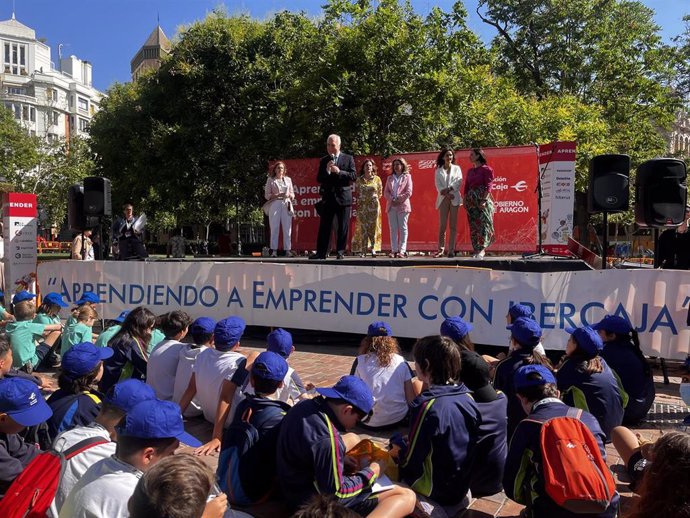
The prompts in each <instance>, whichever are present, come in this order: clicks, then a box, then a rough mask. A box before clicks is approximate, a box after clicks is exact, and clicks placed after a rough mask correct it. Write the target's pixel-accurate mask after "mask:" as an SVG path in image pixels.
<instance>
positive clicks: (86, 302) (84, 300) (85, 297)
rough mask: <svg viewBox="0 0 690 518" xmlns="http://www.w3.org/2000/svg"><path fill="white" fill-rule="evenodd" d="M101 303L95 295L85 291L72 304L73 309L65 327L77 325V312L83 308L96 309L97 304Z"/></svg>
mask: <svg viewBox="0 0 690 518" xmlns="http://www.w3.org/2000/svg"><path fill="white" fill-rule="evenodd" d="M102 303H103V301H102V300H101V299H100V298H99V297H98V295H96V294H95V293H94V292H93V291H85V292H84V293H83V294H82V296H81V298H80V299H79V300H78V301H76V302H75V303H74V305H75V307H74V308H72V311H71V314H70V316H69V317H68V318H67V322H65V327H69V326H72V325H74V324H76V323H77V314H78V313H79V310H80V309H81V308H82V307H84V306H92V307H93V309H96V310H97V309H98V307H97V306H98V304H102Z"/></svg>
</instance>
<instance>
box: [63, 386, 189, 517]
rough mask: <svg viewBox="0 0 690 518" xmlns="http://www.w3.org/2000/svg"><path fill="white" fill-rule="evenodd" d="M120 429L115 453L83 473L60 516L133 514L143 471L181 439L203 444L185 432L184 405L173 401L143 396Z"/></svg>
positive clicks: (124, 515)
mask: <svg viewBox="0 0 690 518" xmlns="http://www.w3.org/2000/svg"><path fill="white" fill-rule="evenodd" d="M116 430H117V448H116V452H115V455H113V456H112V457H108V458H107V459H103V460H100V461H98V462H97V463H96V464H94V465H93V466H91V467H90V468H89V469H88V470H87V471H86V473H84V476H83V477H82V478H81V479H80V480H79V481H78V482H77V484H76V485H75V486H74V488H73V489H72V491H71V492H70V493H69V496H68V497H67V500H65V503H64V504H63V506H62V509H61V510H60V517H61V518H92V517H95V516H102V517H104V518H105V517H108V518H127V517H129V511H128V509H127V502H128V501H129V499H130V497H131V496H132V493H133V492H134V488H135V487H136V485H137V483H138V482H139V479H140V478H141V477H142V476H143V474H144V472H146V471H148V470H149V469H150V468H151V467H153V466H154V465H155V464H156V463H157V462H158V461H160V460H161V459H164V458H165V457H168V456H170V455H172V454H173V453H174V452H175V450H176V449H177V448H178V447H179V445H180V442H183V443H185V444H187V445H189V446H198V445H199V444H200V443H199V441H197V440H196V439H195V438H194V437H192V436H191V435H189V434H188V433H187V432H185V430H184V423H183V421H182V414H181V412H180V407H179V406H178V405H177V404H176V403H173V402H172V401H160V400H158V399H149V400H145V401H141V402H140V403H138V404H137V405H135V406H134V407H133V408H131V409H130V411H129V412H127V415H126V417H125V418H124V420H123V421H122V423H121V424H120V425H119V426H118V427H117V428H116Z"/></svg>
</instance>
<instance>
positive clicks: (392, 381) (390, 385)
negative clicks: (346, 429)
mask: <svg viewBox="0 0 690 518" xmlns="http://www.w3.org/2000/svg"><path fill="white" fill-rule="evenodd" d="M355 376H358V377H359V378H361V379H362V380H364V382H365V383H366V384H367V385H368V386H369V388H370V389H371V393H372V395H373V396H374V410H373V414H372V416H371V419H369V420H368V421H367V422H366V423H365V424H366V425H368V426H386V425H389V424H394V423H397V422H399V421H401V420H402V419H403V418H404V417H405V416H406V415H407V412H408V410H409V406H408V404H407V399H406V398H405V382H406V381H408V380H411V379H412V373H411V372H410V367H409V366H408V365H407V362H406V361H405V358H403V357H402V356H400V355H399V354H394V355H393V358H392V359H391V364H390V365H389V366H388V367H381V365H379V361H378V358H376V354H374V353H369V354H362V355H360V356H357V369H356V370H355Z"/></svg>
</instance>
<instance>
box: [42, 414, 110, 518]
mask: <svg viewBox="0 0 690 518" xmlns="http://www.w3.org/2000/svg"><path fill="white" fill-rule="evenodd" d="M91 437H98V438H100V439H103V440H106V441H108V442H107V443H105V444H98V445H96V446H91V447H90V448H89V449H88V450H86V451H83V452H82V453H80V454H79V455H75V456H74V457H72V458H71V459H69V460H68V461H66V462H65V471H64V472H63V474H62V478H61V479H60V485H59V486H58V489H57V492H56V493H55V500H53V504H52V505H51V508H50V509H51V511H52V513H53V516H57V515H58V513H59V512H60V509H61V508H62V505H63V503H64V502H65V500H67V495H69V493H70V491H71V490H72V488H73V487H74V486H75V485H76V483H77V482H78V481H79V479H80V478H82V476H83V475H84V473H86V471H87V470H88V469H89V468H90V467H91V466H93V465H94V464H96V463H97V462H98V461H100V460H102V459H107V458H108V457H110V456H111V455H113V454H114V453H115V447H116V445H115V443H114V442H112V441H111V439H110V433H109V432H108V430H106V429H105V428H103V426H101V425H100V424H98V423H91V424H90V425H88V426H78V427H77V428H72V429H71V430H67V431H66V432H62V433H61V434H60V435H58V436H57V437H56V438H55V441H53V448H55V450H56V451H59V452H64V451H65V450H67V449H69V448H71V447H72V446H74V445H75V444H78V443H80V442H81V441H83V440H85V439H90V438H91Z"/></svg>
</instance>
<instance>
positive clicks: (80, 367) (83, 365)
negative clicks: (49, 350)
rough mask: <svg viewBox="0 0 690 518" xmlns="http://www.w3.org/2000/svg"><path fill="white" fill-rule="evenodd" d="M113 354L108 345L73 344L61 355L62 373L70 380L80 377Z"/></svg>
mask: <svg viewBox="0 0 690 518" xmlns="http://www.w3.org/2000/svg"><path fill="white" fill-rule="evenodd" d="M113 354H115V351H113V350H112V349H111V348H110V347H96V346H95V345H93V344H92V343H91V342H82V343H80V344H76V345H73V346H72V347H70V348H69V350H68V351H67V352H66V353H65V354H63V355H62V373H63V374H64V375H65V376H67V377H68V378H69V379H72V380H74V379H77V378H80V377H82V376H85V375H86V374H88V373H89V372H91V371H92V370H94V369H95V368H96V366H97V365H98V364H99V363H100V362H102V361H103V360H105V359H107V358H110V357H111V356H112V355H113Z"/></svg>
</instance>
